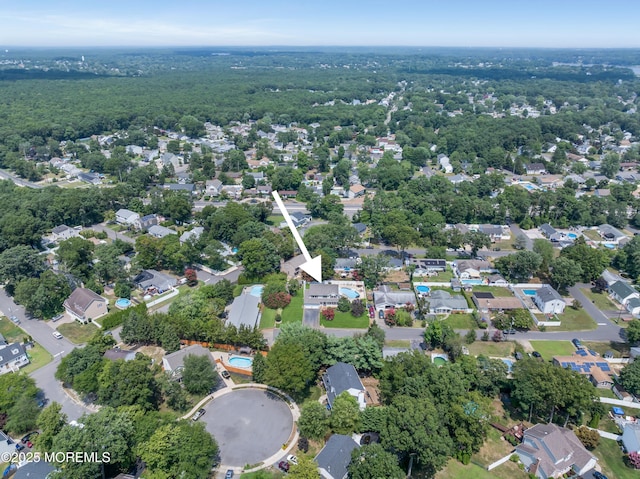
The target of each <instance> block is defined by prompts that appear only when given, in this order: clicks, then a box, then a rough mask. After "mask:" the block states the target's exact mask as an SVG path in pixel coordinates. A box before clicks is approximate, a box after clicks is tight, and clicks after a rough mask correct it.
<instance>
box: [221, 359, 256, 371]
mask: <svg viewBox="0 0 640 479" xmlns="http://www.w3.org/2000/svg"><path fill="white" fill-rule="evenodd" d="M227 362H228V363H229V365H230V366H233V367H234V368H242V369H251V365H252V364H253V359H252V358H247V357H246V356H231V357H230V358H229V360H228V361H227Z"/></svg>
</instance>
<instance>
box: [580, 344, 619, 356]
mask: <svg viewBox="0 0 640 479" xmlns="http://www.w3.org/2000/svg"><path fill="white" fill-rule="evenodd" d="M582 345H583V346H584V347H585V348H587V349H592V350H594V351H595V352H597V353H599V354H600V355H601V356H602V355H604V353H606V352H607V351H613V357H614V358H622V357H625V356H629V354H630V351H629V343H615V342H612V341H582Z"/></svg>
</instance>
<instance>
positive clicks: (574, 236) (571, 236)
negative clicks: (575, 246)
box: [567, 233, 578, 239]
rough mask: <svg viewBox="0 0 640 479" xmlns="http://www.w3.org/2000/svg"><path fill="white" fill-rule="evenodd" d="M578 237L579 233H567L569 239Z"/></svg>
mask: <svg viewBox="0 0 640 479" xmlns="http://www.w3.org/2000/svg"><path fill="white" fill-rule="evenodd" d="M577 237H578V235H577V234H575V233H567V238H569V239H576V238H577Z"/></svg>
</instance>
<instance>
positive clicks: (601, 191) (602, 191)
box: [593, 188, 611, 198]
mask: <svg viewBox="0 0 640 479" xmlns="http://www.w3.org/2000/svg"><path fill="white" fill-rule="evenodd" d="M593 196H597V197H598V198H606V197H607V196H611V190H610V189H609V188H598V189H597V190H595V191H594V192H593Z"/></svg>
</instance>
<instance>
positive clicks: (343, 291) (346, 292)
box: [340, 288, 360, 299]
mask: <svg viewBox="0 0 640 479" xmlns="http://www.w3.org/2000/svg"><path fill="white" fill-rule="evenodd" d="M340 294H343V295H345V296H346V297H347V298H349V299H356V298H359V297H360V293H358V292H357V291H354V290H353V289H351V288H340Z"/></svg>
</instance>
